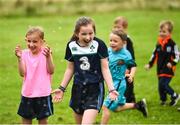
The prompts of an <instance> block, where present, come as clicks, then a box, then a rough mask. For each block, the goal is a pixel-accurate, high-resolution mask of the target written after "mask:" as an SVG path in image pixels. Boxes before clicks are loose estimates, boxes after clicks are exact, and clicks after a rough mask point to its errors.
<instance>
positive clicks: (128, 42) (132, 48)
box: [126, 36, 137, 69]
mask: <svg viewBox="0 0 180 125" xmlns="http://www.w3.org/2000/svg"><path fill="white" fill-rule="evenodd" d="M126 42H127V43H126V49H127V50H128V51H129V52H130V54H131V56H132V58H133V60H134V62H135V54H134V47H133V42H132V40H131V38H130V37H129V36H127V40H126ZM136 66H137V64H136V63H135V64H134V66H128V69H131V68H132V67H136Z"/></svg>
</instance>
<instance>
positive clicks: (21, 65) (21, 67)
mask: <svg viewBox="0 0 180 125" xmlns="http://www.w3.org/2000/svg"><path fill="white" fill-rule="evenodd" d="M15 55H16V57H17V59H18V70H19V74H20V76H22V77H24V75H25V73H26V67H25V64H24V62H23V60H22V50H21V47H20V46H19V45H18V46H16V48H15Z"/></svg>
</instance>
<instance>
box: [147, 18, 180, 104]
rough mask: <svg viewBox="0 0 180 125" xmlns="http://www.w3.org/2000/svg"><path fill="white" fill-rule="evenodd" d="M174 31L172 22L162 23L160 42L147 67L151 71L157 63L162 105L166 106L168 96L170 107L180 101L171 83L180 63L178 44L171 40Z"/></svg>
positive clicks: (165, 21) (164, 21) (179, 96)
mask: <svg viewBox="0 0 180 125" xmlns="http://www.w3.org/2000/svg"><path fill="white" fill-rule="evenodd" d="M172 31H173V23H172V21H170V20H163V21H161V22H160V25H159V36H158V41H157V43H156V47H155V49H154V51H153V54H152V56H151V58H150V60H149V63H148V64H146V65H145V69H150V68H151V67H152V66H153V64H154V63H155V62H156V63H157V76H158V91H159V96H160V100H161V102H160V104H161V105H165V104H166V101H167V94H168V95H170V96H171V101H170V103H169V105H170V106H175V105H176V104H177V102H178V100H179V99H180V95H179V94H178V93H176V92H175V91H174V90H173V88H172V87H171V86H170V81H171V80H172V77H173V76H174V72H175V66H176V64H177V63H178V61H179V51H178V46H177V44H176V43H175V42H174V40H172V38H171V34H172Z"/></svg>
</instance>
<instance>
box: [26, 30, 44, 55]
mask: <svg viewBox="0 0 180 125" xmlns="http://www.w3.org/2000/svg"><path fill="white" fill-rule="evenodd" d="M25 40H26V43H27V47H28V49H29V50H30V51H31V52H32V54H34V55H36V54H38V53H39V52H40V50H41V47H42V45H43V40H42V39H41V38H40V36H39V34H38V33H36V32H35V33H32V34H29V35H27V36H26V38H25Z"/></svg>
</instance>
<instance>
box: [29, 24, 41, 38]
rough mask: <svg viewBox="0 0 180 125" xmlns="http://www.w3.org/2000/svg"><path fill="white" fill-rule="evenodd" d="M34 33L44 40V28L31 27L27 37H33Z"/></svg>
mask: <svg viewBox="0 0 180 125" xmlns="http://www.w3.org/2000/svg"><path fill="white" fill-rule="evenodd" d="M33 33H38V35H39V37H40V38H41V39H44V31H43V28H42V27H40V26H31V27H30V28H29V29H28V30H27V33H26V36H28V35H31V34H33Z"/></svg>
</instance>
